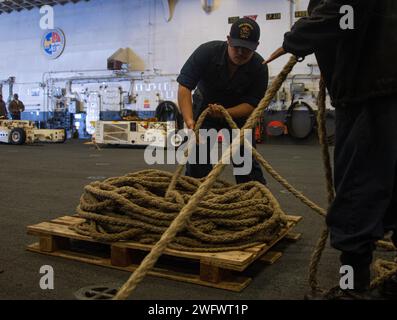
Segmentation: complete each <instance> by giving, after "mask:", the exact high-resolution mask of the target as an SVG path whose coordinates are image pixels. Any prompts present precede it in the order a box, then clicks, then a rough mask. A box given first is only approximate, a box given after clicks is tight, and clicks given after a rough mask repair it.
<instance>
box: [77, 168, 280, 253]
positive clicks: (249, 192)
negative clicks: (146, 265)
mask: <svg viewBox="0 0 397 320" xmlns="http://www.w3.org/2000/svg"><path fill="white" fill-rule="evenodd" d="M171 179H172V174H171V173H168V172H163V171H159V170H144V171H139V172H135V173H131V174H128V175H126V176H123V177H118V178H110V179H107V180H105V181H103V182H94V183H91V184H90V185H88V186H86V187H85V193H84V194H83V196H82V197H81V200H80V205H79V207H78V208H77V213H78V215H79V216H80V217H82V218H85V219H86V221H85V222H84V223H82V224H79V225H76V226H73V227H72V229H73V230H75V231H76V232H78V233H80V234H84V235H88V236H91V237H93V238H94V239H96V240H99V241H107V242H113V241H120V240H133V241H137V242H141V243H144V244H153V243H155V242H157V241H158V240H159V239H160V236H161V234H162V233H164V231H165V230H167V228H168V227H169V225H170V224H171V222H172V221H173V220H174V219H175V217H176V216H177V215H178V213H179V211H180V210H181V209H182V208H183V206H184V205H185V203H187V202H188V201H189V199H190V198H191V196H192V194H194V192H195V191H196V190H197V188H198V186H199V185H200V183H201V180H198V179H194V178H190V177H180V178H179V179H178V181H177V185H176V188H175V190H174V192H169V195H168V196H167V197H164V195H165V194H166V191H167V189H168V186H169V185H170V182H171ZM285 223H286V219H285V214H284V213H283V212H282V211H281V210H280V209H279V204H278V203H277V201H276V199H275V198H274V197H273V196H272V194H271V193H270V191H269V190H268V189H267V188H266V187H265V186H263V185H262V184H260V183H259V182H256V181H252V182H248V183H245V184H241V185H236V186H233V185H231V184H228V183H226V182H222V181H217V182H216V183H215V184H214V185H213V187H212V188H211V190H209V191H208V192H207V194H206V196H205V197H204V198H203V199H202V201H201V202H200V204H199V206H198V207H197V208H196V210H195V211H194V214H193V215H192V217H191V219H190V220H189V221H188V222H187V223H186V227H185V229H184V230H183V232H181V233H179V234H178V235H177V236H176V237H175V239H174V240H173V242H171V243H170V244H169V246H168V247H169V248H172V249H178V250H189V251H201V252H206V251H207V252H215V251H227V250H237V249H243V248H247V247H251V246H253V245H256V244H259V243H267V242H270V241H271V240H272V239H273V238H274V237H275V235H276V234H277V233H278V232H279V231H280V229H281V228H282V227H283V225H284V224H285Z"/></svg>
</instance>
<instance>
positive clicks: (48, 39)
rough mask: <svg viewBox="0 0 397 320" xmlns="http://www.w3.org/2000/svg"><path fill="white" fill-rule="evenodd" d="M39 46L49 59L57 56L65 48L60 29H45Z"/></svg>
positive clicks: (63, 36)
mask: <svg viewBox="0 0 397 320" xmlns="http://www.w3.org/2000/svg"><path fill="white" fill-rule="evenodd" d="M41 48H42V50H43V52H44V54H45V55H46V56H47V57H48V58H50V59H56V58H58V57H59V56H60V55H61V54H62V52H63V50H64V49H65V35H64V33H63V31H62V30H61V29H51V30H47V31H46V32H45V33H44V35H43V38H42V39H41Z"/></svg>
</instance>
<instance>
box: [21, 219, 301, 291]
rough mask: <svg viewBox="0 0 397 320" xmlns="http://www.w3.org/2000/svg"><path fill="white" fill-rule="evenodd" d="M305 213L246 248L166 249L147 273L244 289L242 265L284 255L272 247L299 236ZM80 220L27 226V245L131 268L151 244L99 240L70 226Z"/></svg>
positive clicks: (245, 280)
mask: <svg viewBox="0 0 397 320" xmlns="http://www.w3.org/2000/svg"><path fill="white" fill-rule="evenodd" d="M301 219H302V217H300V216H288V223H287V226H286V227H285V228H284V229H283V230H281V231H280V233H279V235H278V237H277V239H275V240H274V241H272V242H271V243H268V244H260V245H257V246H254V247H251V248H248V249H244V250H236V251H226V252H217V253H207V252H187V251H178V250H173V249H166V250H165V251H164V254H163V256H162V257H161V258H160V259H159V262H158V263H157V264H156V266H155V268H153V269H152V270H151V271H150V272H149V273H148V274H149V275H151V276H158V277H162V278H167V279H172V280H178V281H183V282H189V283H195V284H200V285H205V286H209V287H215V288H220V289H225V290H231V291H235V292H240V291H241V290H243V289H244V288H245V287H247V286H248V284H249V283H250V282H251V280H252V278H251V277H249V276H247V275H246V274H244V272H243V271H245V270H246V269H247V268H248V267H249V266H250V265H252V264H253V262H255V261H257V260H260V261H261V262H265V263H267V264H272V263H274V262H275V261H277V260H278V259H279V258H280V257H281V256H282V253H281V252H275V251H270V249H271V248H272V247H273V246H274V245H275V244H276V243H278V242H279V241H280V240H283V239H284V240H292V241H296V240H298V239H299V238H300V234H297V233H293V232H291V230H292V228H293V227H294V226H295V225H296V224H297V223H298V222H299V221H300V220H301ZM82 221H84V219H81V218H78V217H74V216H63V217H60V218H57V219H54V220H51V221H50V222H42V223H39V224H36V225H31V226H28V227H27V232H28V234H30V235H33V236H38V237H39V242H38V243H34V244H32V245H29V246H28V247H27V250H29V251H32V252H38V253H42V254H47V255H51V256H56V257H63V258H67V259H71V260H76V261H80V262H85V263H90V264H95V265H99V266H103V267H109V268H115V269H120V270H125V271H129V272H133V271H134V270H135V269H136V268H137V267H138V266H139V264H140V262H141V261H142V259H143V258H144V256H145V255H146V254H147V253H148V252H149V251H150V250H151V248H152V246H151V245H144V244H140V243H136V242H126V241H121V242H113V243H109V242H107V243H106V242H98V241H96V240H93V239H92V238H90V237H87V236H83V235H80V234H78V233H76V232H74V231H72V230H70V229H69V226H70V225H72V224H76V223H79V222H82ZM76 244H77V249H76ZM81 248H83V249H84V250H83V252H82V251H81ZM92 249H94V250H92ZM87 251H88V252H87Z"/></svg>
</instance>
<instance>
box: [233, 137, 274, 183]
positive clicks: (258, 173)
mask: <svg viewBox="0 0 397 320" xmlns="http://www.w3.org/2000/svg"><path fill="white" fill-rule="evenodd" d="M252 146H253V147H254V148H256V141H255V137H254V136H253V137H252ZM240 156H241V157H243V158H244V157H246V156H249V157H250V161H249V162H251V164H252V167H251V170H249V172H248V173H247V174H235V176H234V177H235V179H236V183H237V184H240V183H246V182H250V181H258V182H260V183H262V184H263V185H266V184H267V181H266V179H265V177H264V176H263V172H262V168H261V166H260V164H259V163H258V161H256V159H255V158H254V157H253V155H252V152H251V151H250V150H248V148H247V147H246V148H245V147H244V146H241V147H240ZM244 165H247V164H245V163H242V164H236V163H233V167H234V170H236V168H242V167H244Z"/></svg>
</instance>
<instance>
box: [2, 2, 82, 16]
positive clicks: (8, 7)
mask: <svg viewBox="0 0 397 320" xmlns="http://www.w3.org/2000/svg"><path fill="white" fill-rule="evenodd" d="M80 1H89V0H0V14H2V13H11V12H13V11H22V10H32V9H34V8H41V7H42V6H45V5H49V6H55V5H57V4H60V5H65V4H67V3H77V2H80Z"/></svg>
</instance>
